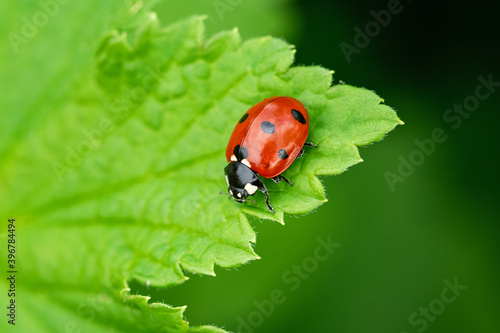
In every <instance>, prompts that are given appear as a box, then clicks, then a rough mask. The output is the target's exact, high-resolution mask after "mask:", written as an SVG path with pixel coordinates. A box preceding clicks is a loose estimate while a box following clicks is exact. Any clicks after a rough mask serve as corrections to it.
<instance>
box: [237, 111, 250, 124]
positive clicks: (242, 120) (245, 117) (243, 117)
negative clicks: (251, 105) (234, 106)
mask: <svg viewBox="0 0 500 333" xmlns="http://www.w3.org/2000/svg"><path fill="white" fill-rule="evenodd" d="M247 118H248V113H245V114H244V115H243V116H242V117H241V118H240V121H239V122H238V123H240V124H241V123H242V122H244V121H245V120H247Z"/></svg>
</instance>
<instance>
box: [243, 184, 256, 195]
mask: <svg viewBox="0 0 500 333" xmlns="http://www.w3.org/2000/svg"><path fill="white" fill-rule="evenodd" d="M257 189H258V187H257V186H255V185H252V184H250V183H248V184H246V185H245V191H247V192H248V195H254V194H255V192H257Z"/></svg>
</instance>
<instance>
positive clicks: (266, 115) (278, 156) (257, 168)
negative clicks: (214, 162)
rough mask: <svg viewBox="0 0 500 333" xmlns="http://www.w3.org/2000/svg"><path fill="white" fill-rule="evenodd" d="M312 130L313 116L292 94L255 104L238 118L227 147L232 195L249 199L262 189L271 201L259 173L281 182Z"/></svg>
mask: <svg viewBox="0 0 500 333" xmlns="http://www.w3.org/2000/svg"><path fill="white" fill-rule="evenodd" d="M308 133H309V115H308V114H307V110H306V108H305V107H304V105H303V104H302V103H301V102H299V101H298V100H296V99H295V98H292V97H284V96H279V97H271V98H266V99H265V100H263V101H261V102H259V103H257V104H255V105H254V106H252V107H251V108H250V109H249V110H248V111H247V112H245V114H243V116H242V117H241V118H240V120H239V121H238V124H236V127H235V128H234V130H233V134H232V135H231V138H230V139H229V143H228V145H227V148H226V158H227V161H228V162H229V164H228V165H227V166H226V167H225V169H224V172H225V175H226V183H227V186H228V192H229V196H230V197H232V198H234V199H235V200H236V201H238V202H245V200H246V198H247V197H248V196H252V195H254V194H255V193H256V192H257V190H261V191H262V192H263V193H264V194H265V195H266V204H267V207H268V208H269V210H270V211H271V212H272V213H274V209H273V207H271V205H270V204H269V193H268V192H267V188H266V186H265V185H264V183H263V182H262V181H261V180H260V178H259V177H258V175H260V176H262V177H264V178H271V179H272V180H273V181H274V182H276V183H278V182H280V181H281V180H285V181H286V182H287V183H288V184H289V185H293V184H292V183H291V182H290V181H289V180H288V179H287V178H285V177H284V176H283V175H282V173H283V172H284V171H285V170H286V169H288V167H289V166H290V165H291V164H292V162H293V161H294V160H295V159H296V158H297V157H300V156H301V155H302V153H303V152H304V146H312V147H316V145H313V144H312V143H310V142H306V139H307V135H308Z"/></svg>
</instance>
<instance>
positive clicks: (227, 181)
mask: <svg viewBox="0 0 500 333" xmlns="http://www.w3.org/2000/svg"><path fill="white" fill-rule="evenodd" d="M224 177H226V184H227V186H229V178H227V175H225V176H224Z"/></svg>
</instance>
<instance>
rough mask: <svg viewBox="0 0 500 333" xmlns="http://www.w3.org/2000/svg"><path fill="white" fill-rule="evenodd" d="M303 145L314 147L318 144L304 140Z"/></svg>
mask: <svg viewBox="0 0 500 333" xmlns="http://www.w3.org/2000/svg"><path fill="white" fill-rule="evenodd" d="M304 146H308V147H314V148H316V147H318V145H315V144H314V143H312V142H305V143H304Z"/></svg>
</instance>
